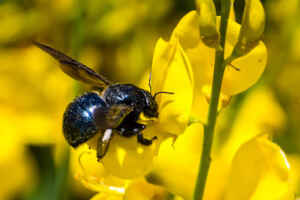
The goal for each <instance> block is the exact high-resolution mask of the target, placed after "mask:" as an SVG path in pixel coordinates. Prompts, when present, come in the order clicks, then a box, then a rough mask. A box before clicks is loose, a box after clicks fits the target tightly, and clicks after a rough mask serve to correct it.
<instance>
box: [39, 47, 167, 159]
mask: <svg viewBox="0 0 300 200" xmlns="http://www.w3.org/2000/svg"><path fill="white" fill-rule="evenodd" d="M34 44H35V45H36V46H37V47H39V48H40V49H42V50H44V51H45V52H47V53H48V54H50V55H51V56H52V57H54V58H55V59H56V60H58V61H59V62H60V67H61V69H62V70H63V71H64V72H65V73H66V74H68V75H69V76H71V77H72V78H74V79H76V80H78V81H81V82H83V83H86V84H89V85H91V86H93V88H96V89H95V90H93V91H91V92H87V93H85V94H83V95H82V96H80V97H78V98H75V99H74V101H73V102H71V103H70V104H69V105H68V107H67V108H66V110H65V113H64V116H63V132H64V137H65V139H66V140H67V142H68V143H69V144H70V145H71V146H72V147H74V148H76V147H77V146H79V145H80V144H83V143H85V142H86V141H88V140H89V139H91V138H92V137H93V136H95V135H96V134H97V133H101V134H102V135H101V137H99V140H98V143H97V157H98V160H99V159H101V158H102V157H103V156H104V155H105V153H106V152H107V150H108V146H109V143H110V140H111V138H112V135H113V133H114V132H116V133H118V134H120V135H121V136H124V137H131V136H134V135H136V136H137V141H138V142H139V143H141V144H143V145H151V144H152V141H153V140H155V139H157V137H156V136H155V137H153V138H151V139H146V138H144V137H143V134H142V130H144V129H145V127H146V126H145V125H144V124H140V123H138V122H137V120H138V119H139V116H140V114H141V113H143V114H144V115H145V116H146V117H148V118H152V117H154V118H157V117H158V105H157V103H156V101H155V97H156V95H158V94H161V93H167V94H172V93H171V92H157V93H155V94H154V95H153V96H152V95H151V93H150V92H148V91H145V90H143V89H141V88H138V87H136V86H135V85H132V84H118V83H112V82H111V81H109V80H108V79H106V78H105V77H103V76H102V75H99V74H97V73H96V72H95V71H93V70H92V69H90V68H89V67H87V66H85V65H84V64H81V63H80V62H78V61H76V60H74V59H72V58H70V57H68V56H66V55H64V54H63V53H61V52H59V51H57V50H55V49H53V48H51V47H49V46H46V45H44V44H41V43H38V42H34ZM150 81H151V76H150V79H149V86H150V91H151V84H150Z"/></svg>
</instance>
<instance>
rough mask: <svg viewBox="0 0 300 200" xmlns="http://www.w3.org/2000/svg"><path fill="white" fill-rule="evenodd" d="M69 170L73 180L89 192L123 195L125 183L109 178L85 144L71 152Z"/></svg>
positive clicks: (92, 151)
mask: <svg viewBox="0 0 300 200" xmlns="http://www.w3.org/2000/svg"><path fill="white" fill-rule="evenodd" d="M71 170H72V172H73V173H72V174H74V176H75V178H76V179H78V180H79V181H81V183H82V184H83V185H84V186H85V187H86V188H88V189H90V190H93V191H97V192H105V193H109V194H112V195H122V194H123V193H124V190H125V189H124V187H125V186H126V184H127V182H126V181H125V180H122V179H118V178H117V177H113V176H111V175H110V174H109V173H108V172H107V171H106V169H105V168H104V167H103V164H102V163H99V162H98V161H97V157H96V152H95V151H94V150H91V149H89V147H88V145H86V144H84V145H81V146H80V147H78V148H77V149H76V150H73V151H72V154H71Z"/></svg>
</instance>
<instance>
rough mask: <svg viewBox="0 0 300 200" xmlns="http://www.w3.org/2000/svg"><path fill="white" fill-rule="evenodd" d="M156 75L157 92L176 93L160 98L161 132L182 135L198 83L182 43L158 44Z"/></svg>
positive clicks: (162, 95) (160, 41)
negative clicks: (194, 89)
mask: <svg viewBox="0 0 300 200" xmlns="http://www.w3.org/2000/svg"><path fill="white" fill-rule="evenodd" d="M152 71H153V74H152V75H153V79H152V81H153V82H152V83H153V91H154V92H159V91H167V92H173V93H174V94H173V95H170V94H160V95H159V96H157V98H156V100H157V102H158V105H159V124H160V127H161V131H163V132H167V133H170V134H175V135H178V134H181V133H183V131H184V129H185V128H186V126H187V124H188V120H189V117H190V112H191V107H192V100H193V83H194V81H193V74H192V70H191V66H190V63H189V60H188V58H187V56H186V55H185V53H184V51H183V49H182V48H181V46H180V44H179V42H178V41H176V40H174V41H171V42H169V43H166V42H164V41H162V40H159V41H158V43H157V46H156V48H155V55H154V59H153V66H152ZM179 77H180V78H179Z"/></svg>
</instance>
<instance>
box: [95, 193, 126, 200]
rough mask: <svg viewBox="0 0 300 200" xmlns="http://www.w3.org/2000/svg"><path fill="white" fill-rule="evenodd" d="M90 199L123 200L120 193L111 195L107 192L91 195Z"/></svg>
mask: <svg viewBox="0 0 300 200" xmlns="http://www.w3.org/2000/svg"><path fill="white" fill-rule="evenodd" d="M90 200H123V197H122V196H120V195H112V194H108V193H99V194H96V195H95V196H93V197H92V198H91V199H90Z"/></svg>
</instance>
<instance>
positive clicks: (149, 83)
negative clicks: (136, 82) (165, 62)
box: [148, 71, 152, 94]
mask: <svg viewBox="0 0 300 200" xmlns="http://www.w3.org/2000/svg"><path fill="white" fill-rule="evenodd" d="M151 76H152V71H150V74H149V82H148V85H149V89H150V94H152V87H151Z"/></svg>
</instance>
